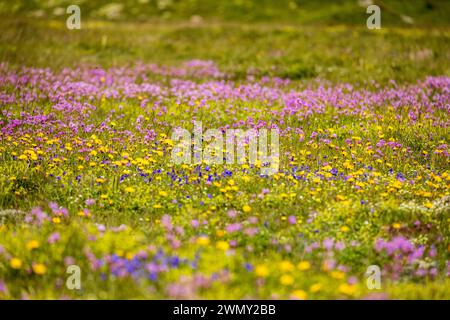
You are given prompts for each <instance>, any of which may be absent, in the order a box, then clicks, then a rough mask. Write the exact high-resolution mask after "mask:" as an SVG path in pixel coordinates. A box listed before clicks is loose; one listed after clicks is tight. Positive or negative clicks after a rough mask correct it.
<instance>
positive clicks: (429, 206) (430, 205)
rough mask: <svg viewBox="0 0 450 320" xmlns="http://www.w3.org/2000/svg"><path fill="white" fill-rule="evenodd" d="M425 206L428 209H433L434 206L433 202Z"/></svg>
mask: <svg viewBox="0 0 450 320" xmlns="http://www.w3.org/2000/svg"><path fill="white" fill-rule="evenodd" d="M424 206H425V207H427V208H428V209H431V208H433V204H432V203H431V202H427V203H425V204H424Z"/></svg>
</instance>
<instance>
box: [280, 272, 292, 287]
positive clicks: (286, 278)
mask: <svg viewBox="0 0 450 320" xmlns="http://www.w3.org/2000/svg"><path fill="white" fill-rule="evenodd" d="M280 283H281V284H282V285H283V286H290V285H291V284H293V283H294V278H293V277H292V276H290V275H288V274H283V275H282V276H281V277H280Z"/></svg>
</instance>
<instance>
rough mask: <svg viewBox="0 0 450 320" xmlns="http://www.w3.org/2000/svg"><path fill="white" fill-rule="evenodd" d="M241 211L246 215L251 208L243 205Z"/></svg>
mask: <svg viewBox="0 0 450 320" xmlns="http://www.w3.org/2000/svg"><path fill="white" fill-rule="evenodd" d="M242 211H244V212H245V213H248V212H250V211H252V207H250V206H249V205H247V204H246V205H245V206H243V207H242Z"/></svg>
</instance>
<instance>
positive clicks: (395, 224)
mask: <svg viewBox="0 0 450 320" xmlns="http://www.w3.org/2000/svg"><path fill="white" fill-rule="evenodd" d="M392 227H393V228H394V229H400V228H401V227H402V226H401V224H400V223H394V224H392Z"/></svg>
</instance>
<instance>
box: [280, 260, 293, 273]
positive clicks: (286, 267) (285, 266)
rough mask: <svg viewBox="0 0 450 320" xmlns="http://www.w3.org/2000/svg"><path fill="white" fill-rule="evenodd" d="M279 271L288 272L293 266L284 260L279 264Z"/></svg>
mask: <svg viewBox="0 0 450 320" xmlns="http://www.w3.org/2000/svg"><path fill="white" fill-rule="evenodd" d="M280 269H281V271H283V272H289V271H292V270H294V265H293V264H292V263H291V262H289V261H286V260H285V261H282V262H280Z"/></svg>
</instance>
